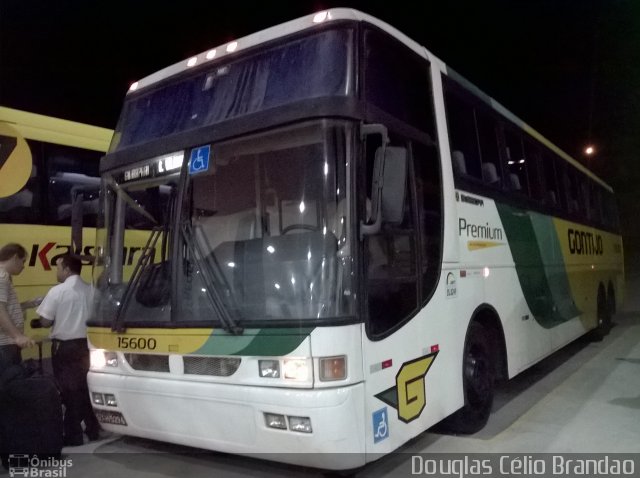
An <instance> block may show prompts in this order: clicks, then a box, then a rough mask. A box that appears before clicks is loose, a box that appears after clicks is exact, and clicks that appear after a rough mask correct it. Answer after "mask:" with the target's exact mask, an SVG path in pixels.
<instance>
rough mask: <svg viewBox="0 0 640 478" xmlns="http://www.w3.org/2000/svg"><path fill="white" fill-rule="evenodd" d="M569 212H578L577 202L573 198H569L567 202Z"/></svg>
mask: <svg viewBox="0 0 640 478" xmlns="http://www.w3.org/2000/svg"><path fill="white" fill-rule="evenodd" d="M568 203H569V212H578V201H576V200H575V199H573V198H570V199H569V201H568Z"/></svg>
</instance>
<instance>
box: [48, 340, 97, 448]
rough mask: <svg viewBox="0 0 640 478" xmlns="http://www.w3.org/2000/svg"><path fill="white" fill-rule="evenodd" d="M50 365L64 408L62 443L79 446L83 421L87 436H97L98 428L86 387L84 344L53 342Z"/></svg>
mask: <svg viewBox="0 0 640 478" xmlns="http://www.w3.org/2000/svg"><path fill="white" fill-rule="evenodd" d="M51 362H52V365H53V375H54V377H55V379H56V382H57V384H58V387H59V388H60V395H61V398H62V403H63V405H64V406H65V413H64V437H65V441H68V442H79V443H82V422H83V421H84V425H85V432H86V433H87V435H88V436H89V437H92V436H97V434H98V430H100V425H99V423H98V420H97V419H96V417H95V415H94V414H93V408H92V407H91V400H90V399H89V389H88V387H87V372H89V349H88V348H87V340H86V339H77V340H55V339H54V340H53V341H52V342H51Z"/></svg>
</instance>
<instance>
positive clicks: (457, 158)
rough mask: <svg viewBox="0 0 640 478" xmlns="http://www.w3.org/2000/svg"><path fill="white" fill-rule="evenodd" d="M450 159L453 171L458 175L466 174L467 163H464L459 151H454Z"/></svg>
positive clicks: (462, 155) (462, 154) (461, 153)
mask: <svg viewBox="0 0 640 478" xmlns="http://www.w3.org/2000/svg"><path fill="white" fill-rule="evenodd" d="M451 159H452V160H453V170H454V172H456V173H458V174H460V175H466V174H467V163H465V161H464V153H463V152H462V151H459V150H455V151H454V152H452V153H451Z"/></svg>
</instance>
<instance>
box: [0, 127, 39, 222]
mask: <svg viewBox="0 0 640 478" xmlns="http://www.w3.org/2000/svg"><path fill="white" fill-rule="evenodd" d="M27 144H28V145H29V149H30V150H31V156H32V158H33V164H32V166H31V175H30V176H29V179H27V182H26V184H25V185H24V186H23V187H22V189H20V190H19V191H17V192H16V193H15V194H12V195H11V196H7V197H3V198H0V224H37V223H39V222H41V221H42V219H43V218H42V216H43V214H42V211H41V208H40V196H41V190H42V188H41V186H40V184H41V181H42V174H41V168H39V167H38V164H39V163H40V158H41V151H42V143H41V142H39V141H34V140H30V139H28V140H27ZM0 149H1V148H0Z"/></svg>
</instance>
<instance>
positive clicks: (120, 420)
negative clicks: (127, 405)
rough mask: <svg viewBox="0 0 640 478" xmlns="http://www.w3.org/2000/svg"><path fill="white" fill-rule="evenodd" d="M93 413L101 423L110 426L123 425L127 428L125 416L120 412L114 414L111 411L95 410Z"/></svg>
mask: <svg viewBox="0 0 640 478" xmlns="http://www.w3.org/2000/svg"><path fill="white" fill-rule="evenodd" d="M93 413H94V414H95V416H96V418H97V419H98V421H99V422H100V423H106V424H109V425H123V426H125V427H126V426H127V421H126V420H125V419H124V415H122V413H120V412H113V411H111V410H97V409H95V408H94V409H93Z"/></svg>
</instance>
